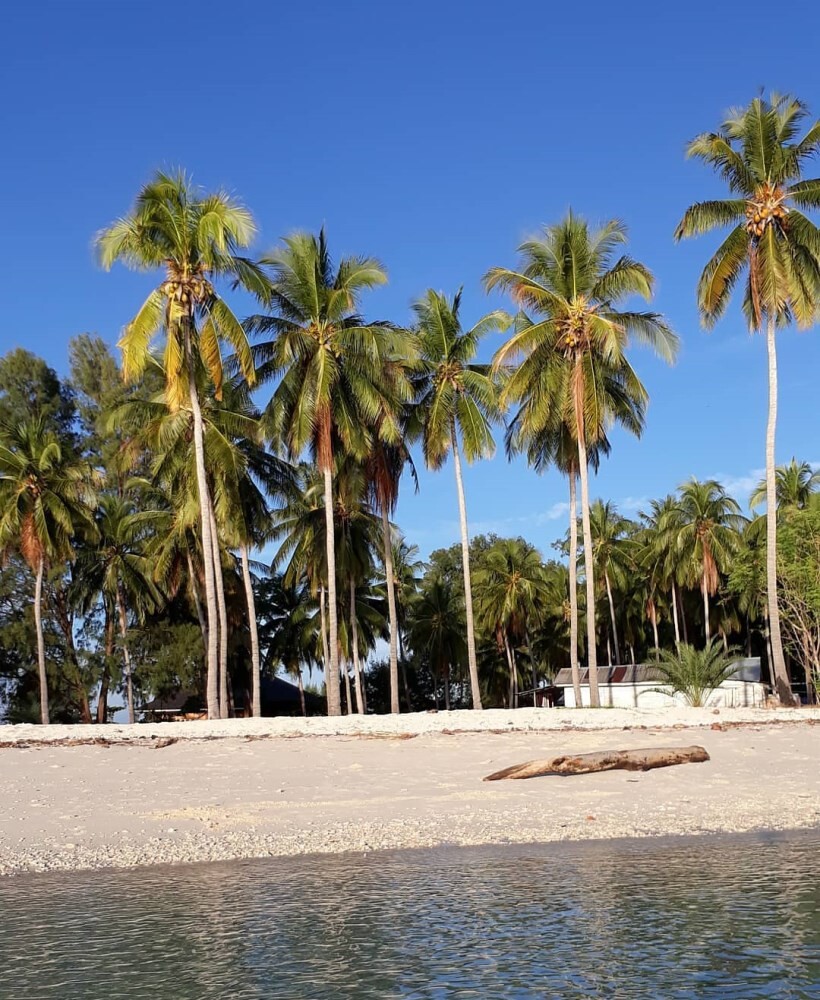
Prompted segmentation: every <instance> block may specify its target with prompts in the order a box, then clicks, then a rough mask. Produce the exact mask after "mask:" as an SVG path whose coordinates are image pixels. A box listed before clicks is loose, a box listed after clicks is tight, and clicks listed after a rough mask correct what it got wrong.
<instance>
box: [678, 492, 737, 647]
mask: <svg viewBox="0 0 820 1000" xmlns="http://www.w3.org/2000/svg"><path fill="white" fill-rule="evenodd" d="M677 508H678V513H677V518H676V525H677V535H676V538H675V546H676V548H677V549H678V551H679V552H680V553H683V554H685V555H686V556H687V557H688V558H689V559H690V560H691V566H692V568H693V571H696V572H697V575H698V576H699V577H700V580H699V583H700V590H701V596H702V597H703V620H704V634H705V636H706V643H707V645H708V644H709V642H710V640H711V638H712V631H711V625H710V622H709V598H710V597H714V595H715V594H716V593H717V589H718V586H719V585H720V580H721V574H724V573H726V572H728V570H729V566H730V561H731V557H732V555H733V554H734V553H735V552H736V551H737V549H738V547H739V544H740V538H741V532H742V530H743V528H744V526H745V524H746V518H745V517H743V515H742V514H741V513H740V507H739V506H738V504H737V501H736V500H734V499H732V497H730V496H729V495H728V494H727V493H726V491H725V490H724V489H723V487H722V486H721V485H720V483H718V482H716V481H715V480H714V479H710V480H707V481H706V482H699V481H698V480H697V479H690V480H689V481H688V482H686V483H684V484H683V485H682V486H681V487H680V497H679V499H678V504H677Z"/></svg>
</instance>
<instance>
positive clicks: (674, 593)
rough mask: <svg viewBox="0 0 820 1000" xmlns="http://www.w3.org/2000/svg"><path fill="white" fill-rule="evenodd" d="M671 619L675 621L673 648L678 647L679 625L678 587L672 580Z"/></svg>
mask: <svg viewBox="0 0 820 1000" xmlns="http://www.w3.org/2000/svg"><path fill="white" fill-rule="evenodd" d="M672 621H673V622H674V623H675V649H680V625H679V624H678V588H677V585H676V584H675V581H674V580H673V581H672Z"/></svg>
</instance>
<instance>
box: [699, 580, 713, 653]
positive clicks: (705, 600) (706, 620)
mask: <svg viewBox="0 0 820 1000" xmlns="http://www.w3.org/2000/svg"><path fill="white" fill-rule="evenodd" d="M700 589H701V592H702V593H703V620H704V631H705V634H706V645H707V646H708V645H709V643H710V641H711V639H712V630H711V628H710V627H709V590H708V588H707V586H706V575H705V574H704V576H703V579H702V580H701V584H700Z"/></svg>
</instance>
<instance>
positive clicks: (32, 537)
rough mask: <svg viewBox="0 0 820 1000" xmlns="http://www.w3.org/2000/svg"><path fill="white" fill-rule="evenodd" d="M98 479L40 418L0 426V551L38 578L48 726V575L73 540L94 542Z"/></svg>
mask: <svg viewBox="0 0 820 1000" xmlns="http://www.w3.org/2000/svg"><path fill="white" fill-rule="evenodd" d="M94 487H95V478H94V476H93V473H92V471H91V469H90V468H89V467H88V466H87V465H86V464H84V463H81V462H78V461H77V460H76V459H75V458H74V456H73V454H72V452H71V451H70V450H69V449H67V448H66V447H64V445H63V444H62V442H61V441H60V440H59V439H58V438H57V436H56V435H55V434H53V433H52V432H51V431H49V430H47V429H46V424H45V422H44V420H43V419H42V418H39V419H35V420H30V421H24V422H23V423H20V424H17V425H15V426H8V425H2V426H0V551H8V550H10V549H13V550H15V551H17V552H19V553H20V555H21V556H22V557H23V559H24V560H25V562H26V564H27V565H28V567H29V569H30V570H31V572H32V573H33V574H34V622H35V628H36V632H37V666H38V671H39V679H40V721H41V722H42V724H43V725H44V726H46V725H48V722H49V713H48V676H47V674H46V653H45V636H44V634H43V614H42V606H43V581H44V578H45V573H46V570H47V569H48V567H49V566H51V565H54V564H55V563H57V562H62V561H65V560H70V559H72V558H73V557H74V538H75V536H76V535H77V534H82V535H84V536H85V538H86V539H88V540H93V539H94V537H95V535H96V528H95V525H94V520H93V517H92V512H91V508H92V505H93V503H94V502H95V495H94V493H95V491H94Z"/></svg>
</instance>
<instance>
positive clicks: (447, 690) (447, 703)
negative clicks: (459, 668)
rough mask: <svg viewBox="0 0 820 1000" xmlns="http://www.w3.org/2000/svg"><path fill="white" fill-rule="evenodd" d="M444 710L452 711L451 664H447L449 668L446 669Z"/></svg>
mask: <svg viewBox="0 0 820 1000" xmlns="http://www.w3.org/2000/svg"><path fill="white" fill-rule="evenodd" d="M444 711H445V712H449V711H450V664H449V663H448V664H447V669H446V670H445V671H444Z"/></svg>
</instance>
